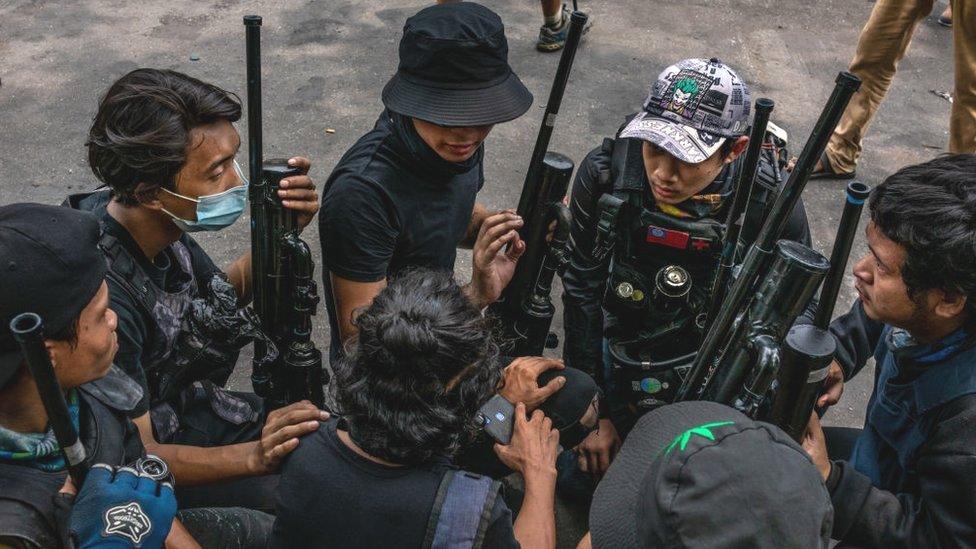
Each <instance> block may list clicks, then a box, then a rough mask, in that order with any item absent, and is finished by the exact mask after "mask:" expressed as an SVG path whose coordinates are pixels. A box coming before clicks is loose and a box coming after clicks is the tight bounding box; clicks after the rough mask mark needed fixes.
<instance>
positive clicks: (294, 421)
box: [250, 400, 329, 474]
mask: <svg viewBox="0 0 976 549" xmlns="http://www.w3.org/2000/svg"><path fill="white" fill-rule="evenodd" d="M327 419H329V413H328V412H326V411H324V410H319V409H318V408H316V407H315V406H314V405H313V404H312V403H311V402H309V401H307V400H303V401H301V402H296V403H294V404H290V405H288V406H285V407H284V408H278V409H277V410H274V411H272V412H271V413H270V414H268V419H267V420H266V421H265V422H264V428H263V429H261V438H260V440H258V443H257V445H256V446H255V453H254V455H253V457H252V466H251V467H250V469H251V470H252V471H255V473H257V474H268V473H273V472H275V471H276V470H277V469H278V466H279V465H280V464H281V460H282V459H283V458H284V457H285V456H287V455H288V454H289V453H291V452H292V451H293V450H294V449H295V448H297V447H298V438H299V437H301V436H304V435H307V434H309V433H311V432H312V431H315V430H316V429H318V428H319V422H320V421H325V420H327Z"/></svg>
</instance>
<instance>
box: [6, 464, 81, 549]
mask: <svg viewBox="0 0 976 549" xmlns="http://www.w3.org/2000/svg"><path fill="white" fill-rule="evenodd" d="M65 476H66V475H64V474H57V473H42V472H40V471H37V470H34V469H31V468H29V467H26V466H23V465H10V464H6V463H0V486H3V490H2V491H0V537H13V538H19V539H24V540H28V541H30V542H31V543H33V544H34V545H37V546H38V547H56V546H58V545H59V544H58V542H57V536H56V532H57V524H56V523H55V520H54V499H53V497H54V494H56V493H57V491H58V489H59V488H60V487H61V485H62V484H64V479H65Z"/></svg>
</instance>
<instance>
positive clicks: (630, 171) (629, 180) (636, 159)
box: [610, 138, 644, 197]
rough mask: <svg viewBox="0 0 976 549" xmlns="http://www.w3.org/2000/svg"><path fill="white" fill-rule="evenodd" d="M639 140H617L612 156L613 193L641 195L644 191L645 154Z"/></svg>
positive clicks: (614, 143)
mask: <svg viewBox="0 0 976 549" xmlns="http://www.w3.org/2000/svg"><path fill="white" fill-rule="evenodd" d="M641 147H643V145H642V143H641V141H640V140H639V139H630V138H617V139H616V140H614V142H613V153H612V154H611V156H610V172H611V174H612V175H613V193H614V194H616V195H620V194H621V193H627V194H631V193H636V194H637V196H638V197H639V196H640V193H641V192H643V190H644V153H643V151H642V150H641Z"/></svg>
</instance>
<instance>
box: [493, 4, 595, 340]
mask: <svg viewBox="0 0 976 549" xmlns="http://www.w3.org/2000/svg"><path fill="white" fill-rule="evenodd" d="M586 20H587V16H586V14H584V13H582V12H579V11H575V12H573V14H572V16H571V17H570V20H569V21H570V22H569V34H568V36H567V37H566V46H565V47H564V49H563V53H562V56H561V57H560V58H559V65H558V67H557V68H556V75H555V78H554V81H553V85H552V89H551V90H550V92H549V101H548V102H547V103H546V112H545V115H544V116H543V119H542V126H541V127H540V128H539V134H538V136H537V137H536V141H535V148H534V149H533V150H532V159H531V161H530V162H529V169H528V171H527V172H526V174H525V183H524V184H523V186H522V194H521V196H520V197H519V204H518V210H517V212H518V214H519V216H521V217H522V219H523V220H524V221H525V224H524V225H523V226H522V230H521V231H520V236H521V238H522V240H523V241H524V242H525V252H524V253H523V254H522V257H521V258H520V259H519V262H518V264H517V265H516V267H515V273H514V274H513V275H512V280H511V281H510V282H509V283H508V286H506V288H505V290H504V291H503V292H502V295H501V297H500V298H499V300H498V301H497V302H495V303H493V304H492V305H491V306H490V307H489V308H488V311H489V313H490V314H492V315H494V316H495V317H496V318H499V319H500V320H501V322H500V324H501V325H502V327H503V329H504V332H505V333H504V339H505V341H507V342H510V347H509V348H506V353H508V354H511V355H513V356H530V355H541V354H542V350H543V348H545V347H546V346H547V343H548V342H549V341H550V340H551V338H550V334H549V327H550V325H551V324H552V317H553V315H554V314H555V308H554V307H553V305H552V300H551V297H550V295H549V294H550V289H551V287H552V278H553V276H554V275H555V273H556V272H558V271H561V270H562V269H563V267H564V266H565V264H566V261H567V259H568V258H567V252H566V242H567V241H568V239H569V232H570V214H569V209H568V208H567V207H566V206H565V205H564V204H563V203H562V199H563V197H564V196H566V192H567V191H568V190H569V182H570V178H571V177H572V174H573V161H572V160H570V159H569V158H568V157H566V156H563V155H561V154H558V153H554V152H549V151H548V149H549V141H550V139H551V137H552V131H553V127H554V125H555V122H556V116H557V114H558V113H559V106H560V104H561V103H562V98H563V94H564V92H565V91H566V84H567V82H568V81H569V73H570V71H571V70H572V68H573V59H574V58H575V57H576V50H577V49H578V48H579V42H580V38H581V37H582V35H583V27H584V26H585V25H586ZM553 221H554V222H555V223H556V229H555V232H554V233H553V238H552V240H551V241H550V242H549V243H546V236H547V234H548V228H549V225H550V223H552V222H553ZM549 346H550V347H552V346H554V345H549Z"/></svg>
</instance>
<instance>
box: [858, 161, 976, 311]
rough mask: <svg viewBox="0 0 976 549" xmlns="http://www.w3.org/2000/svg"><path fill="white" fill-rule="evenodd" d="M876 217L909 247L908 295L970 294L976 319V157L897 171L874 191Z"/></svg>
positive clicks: (891, 235) (903, 271)
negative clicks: (936, 292) (932, 292)
mask: <svg viewBox="0 0 976 549" xmlns="http://www.w3.org/2000/svg"><path fill="white" fill-rule="evenodd" d="M868 208H869V209H870V212H871V220H872V221H873V222H874V224H875V226H876V227H877V228H878V230H880V231H881V232H882V234H884V235H885V236H886V237H888V238H890V239H891V240H892V241H894V242H895V243H897V244H899V245H901V246H902V247H904V248H905V251H906V259H905V264H904V265H903V266H902V268H901V277H902V279H903V280H904V281H905V285H906V286H907V287H908V295H909V297H911V298H913V299H914V298H916V296H917V295H918V293H919V292H921V291H924V290H929V289H939V290H943V291H945V292H948V293H954V294H957V295H959V294H961V295H964V296H966V314H967V317H968V318H967V322H968V324H969V325H970V326H972V325H973V324H974V323H976V155H973V154H950V155H945V156H941V157H939V158H936V159H934V160H931V161H929V162H925V163H923V164H918V165H915V166H908V167H906V168H902V169H901V170H898V171H897V172H896V173H895V174H893V175H891V176H890V177H888V179H886V180H885V181H884V182H883V183H882V184H880V185H878V186H877V187H876V188H875V189H874V191H873V192H872V193H871V198H870V200H869V202H868Z"/></svg>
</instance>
